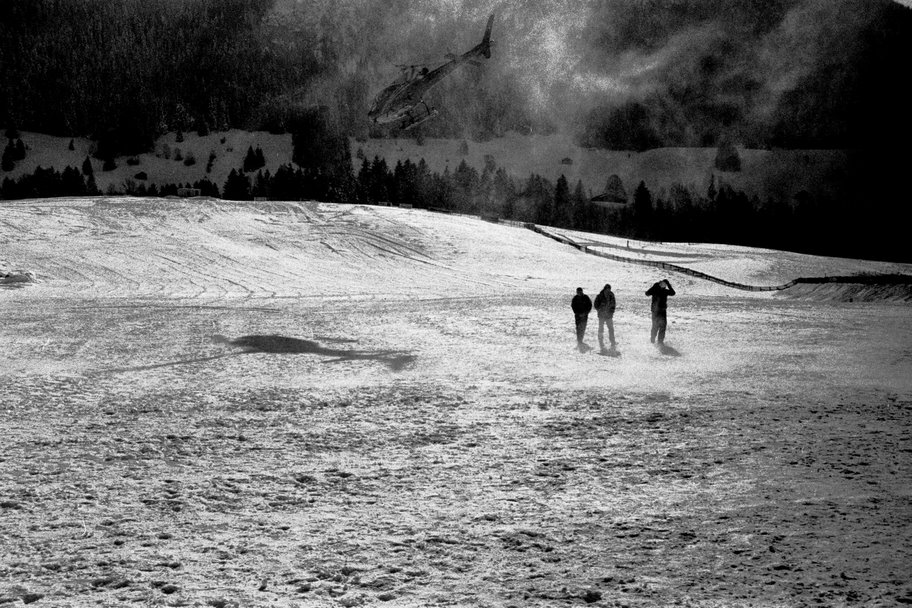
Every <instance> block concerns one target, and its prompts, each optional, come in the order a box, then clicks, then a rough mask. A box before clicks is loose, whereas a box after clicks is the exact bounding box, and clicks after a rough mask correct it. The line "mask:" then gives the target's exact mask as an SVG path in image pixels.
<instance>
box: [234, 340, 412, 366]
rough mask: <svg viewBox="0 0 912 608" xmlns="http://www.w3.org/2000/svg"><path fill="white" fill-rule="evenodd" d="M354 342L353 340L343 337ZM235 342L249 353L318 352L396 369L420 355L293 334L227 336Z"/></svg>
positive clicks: (336, 359)
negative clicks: (329, 343) (342, 345)
mask: <svg viewBox="0 0 912 608" xmlns="http://www.w3.org/2000/svg"><path fill="white" fill-rule="evenodd" d="M217 338H218V337H216V339H217ZM342 341H343V342H352V340H342ZM227 343H228V344H230V345H231V346H235V347H239V348H243V349H244V351H243V352H245V353H265V354H272V355H317V356H320V357H327V358H328V360H327V361H325V363H341V362H344V361H358V360H365V361H377V362H378V363H382V364H384V365H386V366H387V367H389V368H390V369H391V370H392V371H400V370H402V369H404V368H405V367H406V366H407V365H409V364H411V363H414V361H415V360H416V359H417V357H416V356H415V355H413V354H411V353H408V352H405V351H400V350H357V349H350V348H332V347H327V346H323V345H321V344H320V343H319V342H316V341H314V340H304V339H301V338H292V337H289V336H280V335H276V334H271V335H259V334H255V335H249V336H241V337H240V338H235V339H234V340H227Z"/></svg>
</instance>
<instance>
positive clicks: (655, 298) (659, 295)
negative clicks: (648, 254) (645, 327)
mask: <svg viewBox="0 0 912 608" xmlns="http://www.w3.org/2000/svg"><path fill="white" fill-rule="evenodd" d="M646 295H647V296H652V330H651V331H650V332H649V341H650V342H653V343H654V342H655V341H656V339H657V338H658V341H659V346H661V345H662V344H664V343H665V329H666V328H667V327H668V316H667V311H668V296H673V295H675V290H674V288H673V287H672V286H671V283H669V282H668V279H662V280H661V281H659V282H658V283H655V284H654V285H653V286H652V287H650V288H649V290H648V291H647V292H646Z"/></svg>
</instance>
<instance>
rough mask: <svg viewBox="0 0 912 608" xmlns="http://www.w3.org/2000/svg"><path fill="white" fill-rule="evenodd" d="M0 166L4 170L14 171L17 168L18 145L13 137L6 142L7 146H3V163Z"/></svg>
mask: <svg viewBox="0 0 912 608" xmlns="http://www.w3.org/2000/svg"><path fill="white" fill-rule="evenodd" d="M0 167H2V168H3V170H4V171H12V170H13V169H15V168H16V147H15V146H14V145H13V140H11V139H10V140H8V141H7V142H6V147H5V148H3V163H2V165H0Z"/></svg>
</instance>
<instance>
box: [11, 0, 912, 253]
mask: <svg viewBox="0 0 912 608" xmlns="http://www.w3.org/2000/svg"><path fill="white" fill-rule="evenodd" d="M520 4H522V3H519V4H515V5H514V4H510V3H494V4H484V3H475V2H468V1H465V2H461V3H456V4H455V5H454V4H453V3H432V2H428V3H421V4H418V3H410V2H407V1H406V0H377V1H376V2H367V3H355V2H328V1H327V2H323V1H317V0H305V1H304V2H297V1H295V0H179V1H177V0H67V1H63V0H2V1H0V127H3V128H5V129H7V130H8V132H7V138H8V143H7V145H6V147H5V148H4V154H3V163H2V164H3V167H2V168H3V170H4V171H9V170H10V168H11V167H15V166H16V163H17V162H18V159H19V158H20V157H19V155H20V154H21V152H20V151H19V150H18V149H17V147H16V146H17V144H16V143H15V142H16V141H19V139H18V131H37V132H41V133H47V134H51V135H58V136H64V137H68V138H70V137H76V136H81V137H89V138H92V139H94V140H95V146H94V150H93V152H92V153H93V156H95V157H96V158H97V159H98V160H100V161H101V163H99V165H96V166H100V167H101V168H102V169H108V170H109V169H111V168H112V167H114V166H115V161H114V159H115V157H118V156H124V155H136V154H139V153H140V152H144V151H148V150H150V149H151V148H152V145H153V142H154V141H155V140H156V138H158V137H159V136H161V135H162V134H164V133H166V132H170V131H178V132H180V133H183V132H191V131H196V132H198V133H201V134H203V133H208V132H210V131H221V130H226V129H230V128H240V129H248V130H260V129H261V130H267V131H270V132H273V133H291V134H292V136H293V140H294V148H295V151H294V158H293V159H292V160H293V162H294V163H295V164H294V170H293V172H294V174H295V175H296V174H297V171H299V170H300V171H301V172H302V175H304V176H305V178H306V179H307V180H311V181H312V182H313V184H312V188H311V186H307V188H309V190H307V191H308V192H311V191H312V192H318V193H320V196H325V197H328V198H329V199H332V200H339V201H352V200H370V198H365V197H368V196H369V197H373V198H375V199H376V200H384V198H383V196H382V195H381V193H382V192H384V191H385V192H386V195H385V196H387V197H391V198H392V197H400V196H406V195H402V194H401V192H406V193H411V194H408V195H407V196H408V197H412V198H413V199H414V201H424V200H434V201H437V202H438V203H439V206H441V207H447V208H452V209H460V210H472V209H482V208H483V209H484V210H485V212H486V213H494V211H491V209H489V207H490V205H489V204H487V203H484V202H483V201H485V200H488V199H486V198H485V197H489V198H490V200H498V201H500V202H499V203H498V205H501V207H502V208H503V209H502V210H501V211H498V212H497V213H499V214H502V215H503V216H504V217H515V218H522V220H523V221H542V220H548V221H559V222H563V223H566V222H568V221H570V220H569V219H568V218H580V217H583V216H585V214H584V213H581V212H580V210H579V209H578V208H573V209H566V208H564V207H563V206H562V201H564V200H565V199H566V198H567V193H568V192H569V196H570V199H571V200H575V193H576V190H577V189H578V188H577V187H576V186H578V185H577V184H560V187H559V188H558V184H550V183H546V182H547V180H543V178H540V177H539V176H535V179H532V178H530V180H529V181H528V182H527V183H523V184H521V185H513V186H508V184H507V181H508V180H506V179H505V178H506V176H501V178H500V181H499V182H497V184H498V185H497V186H496V187H495V188H494V190H491V191H490V192H494V191H495V190H496V192H497V194H496V195H495V194H491V193H490V192H489V193H487V194H484V195H477V193H476V194H469V192H473V188H474V186H473V184H474V183H475V182H476V181H478V182H479V183H481V182H484V181H485V180H484V179H482V177H483V175H482V174H478V175H473V173H472V171H473V170H474V169H472V168H471V167H468V166H465V167H459V168H457V169H456V170H455V171H453V172H452V173H451V174H449V175H440V176H439V177H436V176H434V175H431V176H430V177H427V179H425V177H426V176H424V175H425V173H424V171H423V170H421V169H420V168H419V167H418V166H417V165H416V166H409V167H402V168H401V169H400V170H399V178H397V181H396V182H395V183H392V182H390V181H389V180H387V179H385V178H382V177H381V175H383V174H384V171H383V170H382V167H374V166H373V164H372V163H368V167H367V168H366V172H365V175H370V176H373V177H371V178H370V180H369V182H370V184H371V185H370V186H369V187H366V186H363V185H361V179H360V178H361V175H362V171H361V170H362V169H364V167H356V168H354V169H353V168H351V167H350V166H347V165H348V164H349V163H347V162H346V161H345V160H344V159H346V158H347V157H348V155H349V150H348V145H349V143H348V142H349V140H348V137H349V136H355V137H358V138H364V137H369V136H378V137H380V136H389V135H391V134H392V135H402V133H397V132H396V131H389V130H381V129H378V128H376V127H375V126H373V125H371V124H369V122H368V120H367V117H366V110H367V107H368V106H369V104H370V101H371V98H372V96H373V95H374V94H376V93H377V91H378V90H379V89H380V88H382V86H384V85H386V84H388V83H389V81H390V80H391V79H392V78H395V77H396V76H397V68H396V64H397V63H400V62H415V63H421V62H429V63H430V64H433V65H437V64H439V63H440V62H441V61H443V60H444V55H445V53H447V52H454V53H458V52H461V51H464V50H466V49H467V48H470V46H471V45H474V44H476V43H477V42H478V40H477V39H478V38H479V37H480V35H481V33H482V27H483V24H484V19H485V18H486V16H487V14H488V13H489V12H490V10H491V8H490V7H491V6H496V8H495V9H494V11H495V13H496V20H495V25H494V33H493V39H494V42H495V49H494V53H493V56H492V59H491V60H490V61H489V62H486V63H485V64H484V65H483V66H482V67H480V68H475V67H472V66H465V67H464V68H462V69H460V70H459V71H458V72H457V73H456V74H454V75H453V76H452V77H450V78H448V79H446V80H444V81H443V82H442V83H441V84H440V85H439V86H438V87H436V88H435V89H434V90H433V91H432V93H431V94H430V96H429V102H430V104H431V105H432V106H433V107H435V108H436V109H437V110H438V111H439V112H440V115H439V116H438V117H437V118H436V119H434V120H431V121H428V122H426V123H424V124H422V125H420V126H419V127H418V128H417V129H416V130H415V131H413V132H410V133H412V134H414V135H415V137H416V138H417V139H418V140H420V139H422V138H424V137H449V138H460V139H461V138H467V139H471V140H476V141H480V140H484V139H487V138H491V137H497V136H499V135H503V134H505V133H506V132H508V131H517V132H520V133H536V134H541V133H548V132H552V131H554V130H556V129H564V130H569V131H570V132H572V134H573V135H574V136H575V137H576V140H577V142H578V143H580V144H581V145H584V146H588V147H595V148H609V149H623V150H646V149H650V148H656V147H663V146H674V147H680V146H686V147H689V146H700V147H706V146H709V147H716V148H717V149H718V150H719V151H720V154H719V156H718V158H717V164H716V168H717V169H718V170H720V171H736V170H738V168H739V167H740V159H739V158H738V156H737V152H736V149H735V148H734V146H735V145H737V146H739V147H748V148H777V147H780V148H839V149H846V150H849V152H848V154H849V166H848V168H847V170H846V171H845V174H844V175H839V176H832V177H828V178H827V179H828V180H829V181H830V182H832V183H830V184H827V185H824V186H825V187H821V188H820V191H819V192H817V191H814V192H808V193H806V194H807V196H806V197H803V199H802V200H801V201H799V202H796V201H794V200H778V201H759V200H754V199H753V198H750V197H751V195H750V193H745V194H744V196H745V197H747V200H748V202H749V203H750V205H751V207H752V208H753V210H754V212H762V213H764V214H766V215H765V216H764V217H773V216H774V215H775V216H776V217H781V218H784V219H785V220H788V221H793V222H797V223H799V224H801V222H804V224H803V225H814V226H829V222H830V221H831V219H832V217H835V216H839V217H840V218H842V217H843V216H844V215H845V214H846V213H847V211H846V210H847V209H852V210H853V214H854V217H855V221H854V222H849V223H848V224H851V225H852V226H854V229H855V230H856V231H857V232H859V233H861V232H863V233H865V234H866V235H867V237H866V238H869V239H877V240H878V241H880V243H879V244H878V247H880V248H884V247H889V246H892V247H893V249H894V251H896V252H899V253H900V254H901V253H902V249H903V248H902V246H901V245H900V244H899V243H901V241H902V240H903V239H904V235H902V234H901V231H900V227H901V226H903V225H904V224H903V221H902V217H901V211H902V204H901V201H903V200H904V199H905V198H908V186H907V184H905V183H904V176H905V173H906V171H907V170H908V165H909V160H910V158H909V154H908V152H905V149H906V148H907V147H908V142H909V141H910V139H912V113H910V112H909V110H908V108H910V107H912V93H910V92H909V90H908V89H909V87H905V86H903V84H904V80H903V77H904V76H905V74H906V72H908V66H907V62H908V57H910V56H912V36H910V35H909V34H910V32H912V10H910V9H908V8H906V7H903V6H901V5H899V4H897V3H895V2H892V1H890V0H831V1H830V0H827V1H823V0H771V1H769V2H756V1H754V0H725V1H722V0H719V1H712V0H682V1H676V2H642V1H641V0H609V1H601V0H600V1H596V0H580V2H578V3H572V4H567V3H559V2H550V1H547V2H542V3H539V4H536V10H535V11H528V10H525V8H526V7H525V6H520ZM463 46H465V48H463ZM253 152H254V154H253V157H252V158H250V159H249V161H248V162H247V163H246V166H244V167H239V168H238V172H239V175H238V176H237V179H236V182H237V183H235V184H234V185H233V187H236V189H237V191H241V190H242V189H243V188H242V187H241V186H242V184H241V183H240V181H241V179H240V178H248V175H244V172H243V170H242V169H246V170H247V173H248V174H250V176H249V177H251V183H250V185H249V189H248V190H249V192H250V193H252V192H253V191H254V190H256V184H255V178H253V172H254V171H256V170H258V169H259V168H261V167H262V166H263V164H262V159H260V158H256V153H255V151H253ZM182 160H183V161H184V162H185V163H186V164H189V163H192V162H195V160H196V159H192V158H187V159H182ZM211 164H212V158H210V159H209V162H208V163H207V167H208V168H211ZM88 168H89V169H91V163H89V167H88ZM387 169H388V170H389V171H391V172H393V174H394V175H395V168H387ZM356 170H357V173H356ZM305 174H306V175H305ZM278 177H279V176H278V174H277V175H273V176H269V179H268V180H267V179H266V178H265V176H264V177H263V183H269V182H270V181H271V180H276V179H278ZM489 177H490V178H491V181H492V183H494V178H495V177H497V172H496V171H495V172H492V173H491V175H490V176H489ZM62 178H63V176H62V174H61V180H62ZM282 179H284V180H286V181H287V182H288V183H291V182H292V181H293V180H290V178H289V176H288V172H287V171H286V172H283V175H282ZM39 181H46V182H48V183H51V182H53V181H54V180H53V178H52V177H49V176H47V175H44V176H43V177H41V178H40V180H39ZM140 181H142V180H140ZM451 181H452V182H453V183H455V184H457V185H458V187H452V188H450V187H444V186H443V185H442V184H449V183H450V182H451ZM67 182H68V183H70V182H72V186H73V187H74V188H75V187H76V185H75V180H73V179H72V176H69V179H68V180H67ZM411 184H418V185H415V186H413V185H411ZM833 184H837V185H838V188H837V187H836V186H834V185H833ZM637 185H638V184H627V186H628V189H629V191H630V193H631V195H633V198H636V196H635V195H636V193H637V192H639V193H640V195H641V196H640V201H641V203H642V204H640V205H639V206H637V205H635V204H632V205H631V209H639V210H640V211H639V212H638V213H633V212H631V213H630V214H628V215H621V216H618V217H616V218H614V220H613V224H612V226H613V227H612V228H611V230H616V229H622V230H628V231H630V232H629V233H630V234H638V233H644V234H645V233H646V232H649V231H648V230H647V227H645V225H644V223H643V218H644V217H649V218H650V222H654V223H656V224H655V227H654V230H653V231H652V232H650V234H653V236H669V235H668V234H667V233H666V232H662V230H660V229H659V228H658V227H659V226H661V225H666V224H668V222H669V221H670V220H669V218H671V217H673V218H674V221H673V222H672V224H674V225H679V224H681V222H684V223H685V224H686V223H687V221H690V220H688V219H687V218H691V217H701V216H700V214H701V213H704V212H705V213H711V214H713V213H715V212H709V211H705V210H706V209H718V210H721V209H725V210H726V211H725V212H722V211H719V213H718V214H715V215H712V217H729V219H731V218H735V219H743V217H742V215H743V213H742V212H740V211H739V212H738V213H729V212H730V210H731V208H739V209H740V208H742V207H744V205H743V203H744V200H743V198H742V197H740V196H737V193H735V195H732V194H731V193H730V192H727V191H725V192H723V185H722V184H718V185H716V186H715V187H716V188H717V192H716V193H715V195H713V196H709V195H708V194H707V193H705V192H703V193H693V192H692V193H691V194H690V195H689V198H690V200H700V201H703V202H704V203H705V204H700V205H696V206H695V207H694V208H695V209H700V210H701V211H699V212H697V211H687V212H685V211H681V210H682V209H688V206H687V205H683V204H682V203H680V200H679V199H676V198H675V197H673V196H671V195H670V194H669V193H664V194H663V193H660V192H650V193H649V194H650V198H651V199H652V208H653V211H652V212H649V211H647V205H646V204H645V203H643V202H642V201H643V200H645V192H642V191H640V190H639V189H638V188H636V186H637ZM25 186H28V185H27V184H26V185H25ZM25 186H24V187H23V189H21V190H20V189H16V184H15V183H13V187H14V189H15V191H16V192H19V191H34V188H32V187H31V186H28V187H25ZM141 186H142V184H138V185H137V184H134V187H133V189H134V190H136V191H139V190H140V189H141V188H140V187H141ZM648 186H649V185H648V184H644V187H646V188H647V189H648ZM264 187H265V186H264ZM55 188H56V187H50V190H49V191H57V190H58V189H55ZM365 188H367V190H366V191H367V192H370V193H372V194H370V195H366V194H364V192H365ZM391 188H394V189H391ZM261 189H262V188H261ZM836 190H838V195H834V194H832V193H833V192H834V191H836ZM280 191H281V188H280ZM284 191H286V192H293V191H294V192H298V191H300V189H297V190H296V189H295V188H292V187H290V186H289V187H287V188H285V190H284ZM508 191H515V192H514V194H510V195H509V196H508V195H506V194H504V193H505V192H508ZM678 191H680V188H679V189H678ZM7 192H10V190H7ZM428 192H430V193H432V194H428ZM547 192H550V193H551V194H550V195H549V196H550V199H549V198H548V196H545V193H547ZM250 196H256V195H254V194H250ZM555 196H556V197H557V198H556V199H555ZM378 197H379V198H378ZM428 197H430V198H428ZM479 197H480V198H479ZM718 197H721V200H722V201H723V203H724V204H719V203H716V202H714V201H715V200H716V198H718ZM685 198H686V197H685ZM546 199H548V200H550V201H551V202H550V203H548V204H542V205H539V204H538V203H533V202H532V201H541V200H546ZM403 200H411V199H408V198H407V199H403ZM707 201H708V202H707ZM730 201H735V202H734V203H732V204H729V202H730ZM414 204H422V203H418V202H416V203H414ZM732 205H733V206H732ZM774 207H775V208H777V209H779V211H777V212H776V214H778V215H776V214H773V212H772V211H770V209H772V208H774ZM785 208H788V209H791V210H792V212H790V213H785V211H783V209H785ZM583 209H585V208H583ZM796 209H801V210H802V211H801V212H800V213H798V212H796V211H795V210H796ZM504 210H505V211H504ZM495 211H496V210H495ZM597 213H601V211H599V212H597ZM726 213H727V214H728V216H726V215H725V214H726ZM670 214H671V215H670ZM720 214H721V215H720ZM739 214H740V215H739ZM554 218H558V219H557V220H555V219H554ZM808 218H816V219H815V220H814V222H811V221H810V220H809V219H808ZM704 219H705V218H704ZM754 219H756V218H754ZM587 221H588V220H587ZM592 221H593V222H595V223H594V224H592V223H591V222H590V223H589V224H586V225H590V224H591V225H594V226H604V224H603V223H602V224H600V223H599V221H597V220H592ZM663 222H664V224H663ZM694 222H696V220H694ZM839 222H842V220H841V219H840V220H839ZM577 223H579V222H577ZM843 223H845V222H843ZM848 224H847V225H848ZM701 225H713V223H712V222H708V223H707V222H706V221H703V222H702V224H701ZM841 225H842V224H840V226H841ZM619 226H620V227H621V228H618V227H619ZM694 230H696V229H694ZM828 230H829V232H827V231H826V230H824V231H823V232H820V231H819V230H818V231H816V232H814V234H815V235H816V234H821V235H823V236H821V237H820V238H826V235H830V237H829V238H831V239H834V240H835V239H843V240H846V239H851V236H850V235H849V234H848V233H845V231H842V228H840V230H841V231H839V232H836V231H834V230H835V229H832V230H830V229H828ZM637 231H639V232H637ZM644 231H646V232H644ZM698 233H699V232H698V231H697V232H694V231H693V230H692V231H690V232H688V233H687V234H688V235H691V234H698ZM714 235H715V233H712V234H707V235H706V237H707V238H709V237H710V236H712V238H719V237H717V236H714ZM671 236H674V235H671ZM671 236H669V238H671ZM679 236H680V235H679ZM726 238H727V237H726ZM745 238H746V237H745ZM815 238H816V237H815ZM884 243H886V245H885V244H884ZM890 244H892V245H890Z"/></svg>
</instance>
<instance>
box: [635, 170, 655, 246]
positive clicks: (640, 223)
mask: <svg viewBox="0 0 912 608" xmlns="http://www.w3.org/2000/svg"><path fill="white" fill-rule="evenodd" d="M633 223H634V228H635V230H636V231H637V234H639V235H640V236H644V237H646V236H649V234H650V232H651V229H652V225H651V223H652V193H651V192H649V188H647V187H646V182H644V181H641V182H640V185H639V186H637V188H636V190H634V192H633Z"/></svg>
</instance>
